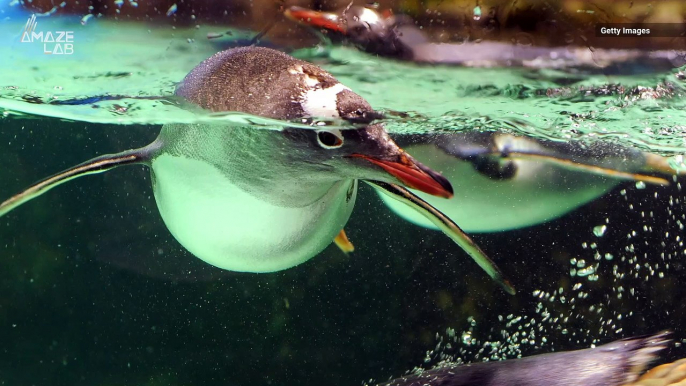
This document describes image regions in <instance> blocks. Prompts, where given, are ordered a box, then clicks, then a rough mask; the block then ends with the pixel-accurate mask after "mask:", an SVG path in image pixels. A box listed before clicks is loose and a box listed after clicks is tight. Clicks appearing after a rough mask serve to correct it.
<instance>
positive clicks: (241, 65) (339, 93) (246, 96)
mask: <svg viewBox="0 0 686 386" xmlns="http://www.w3.org/2000/svg"><path fill="white" fill-rule="evenodd" d="M175 94H176V96H177V97H179V98H180V99H181V100H182V101H183V102H184V103H187V104H188V106H189V108H191V109H195V108H198V109H204V110H209V111H212V112H222V111H239V112H243V113H247V114H253V115H257V116H261V117H266V118H273V119H279V120H281V121H285V122H287V121H289V120H301V119H303V118H334V119H342V120H345V121H348V122H351V123H355V126H351V128H350V129H344V130H341V129H333V128H327V127H322V126H313V127H312V128H311V129H309V128H308V129H304V128H295V127H281V128H279V129H277V128H274V129H273V130H270V129H266V128H256V127H236V126H227V124H225V123H224V124H222V123H216V124H167V125H164V126H163V127H162V129H161V132H160V134H159V136H158V137H157V139H156V140H155V141H154V142H152V143H151V144H150V145H148V146H146V147H143V148H140V149H133V150H128V151H124V152H121V153H117V154H110V155H104V156H100V157H96V158H94V159H92V160H90V161H86V162H84V163H82V164H80V165H77V166H74V167H71V168H69V169H67V170H65V171H63V172H61V173H58V174H55V175H53V176H51V177H48V178H47V179H45V180H42V181H40V182H38V183H36V184H34V185H33V186H31V187H29V188H27V189H26V190H24V191H22V192H20V193H19V194H17V195H15V196H13V197H11V198H9V199H8V200H6V201H5V202H3V203H2V204H0V216H3V215H5V214H7V213H8V212H9V211H11V210H12V209H14V208H16V207H18V206H19V205H21V204H23V203H25V202H27V201H29V200H31V199H33V198H36V197H38V196H39V195H41V194H43V193H45V192H47V191H48V190H50V189H52V188H54V187H56V186H58V185H60V184H62V183H65V182H67V181H70V180H72V179H74V178H77V177H81V176H84V175H89V174H94V173H101V172H105V171H107V170H111V169H113V168H115V167H119V166H123V165H133V164H139V165H140V164H142V165H146V166H148V167H149V168H150V170H151V176H152V178H151V179H152V185H153V192H154V196H155V200H156V203H157V207H158V209H159V212H160V215H161V217H162V219H163V221H164V223H165V225H166V226H167V228H168V229H169V231H170V232H171V234H172V235H173V236H174V237H175V238H176V240H177V241H179V243H180V244H181V245H182V246H183V247H184V248H186V249H187V250H188V251H190V252H191V253H192V254H193V255H195V256H196V257H198V258H200V259H201V260H203V261H205V262H207V263H209V264H211V265H214V266H216V267H219V268H223V269H226V270H230V271H239V272H274V271H279V270H284V269H288V268H290V267H293V266H296V265H298V264H301V263H303V262H305V261H307V260H309V259H311V258H312V257H314V256H316V255H317V254H318V253H319V252H321V251H322V250H323V249H324V248H325V247H326V246H327V245H328V244H330V243H331V242H332V241H334V240H335V241H336V242H337V243H339V245H342V247H343V249H344V250H345V249H346V248H347V249H348V250H349V249H350V245H349V242H348V241H347V238H346V237H345V233H344V231H343V227H344V226H345V224H346V222H347V221H348V218H349V217H350V214H351V212H352V210H353V206H354V204H355V199H356V196H357V189H358V184H359V181H364V182H366V183H368V184H370V185H373V186H374V187H375V188H376V189H378V190H380V191H383V192H384V194H385V195H386V196H388V197H391V198H393V199H395V200H398V201H401V202H403V203H404V204H406V205H408V206H409V207H412V208H413V209H414V210H416V211H418V212H420V213H422V214H423V215H424V216H427V217H428V218H430V219H431V221H432V222H434V223H435V225H436V226H437V227H439V228H440V229H442V230H443V231H444V232H445V233H446V234H447V235H448V236H449V237H450V238H451V239H452V240H453V241H455V242H456V243H457V244H458V245H459V246H460V247H462V248H463V249H464V250H465V251H466V252H467V253H468V254H469V255H470V256H471V257H472V258H473V259H474V260H475V261H476V262H477V263H478V264H479V265H480V266H481V267H482V268H483V269H484V270H485V271H486V272H487V273H488V274H489V275H490V276H491V277H492V278H493V279H494V280H496V281H497V282H498V283H499V284H500V285H501V286H502V287H503V288H504V289H505V290H506V291H507V292H508V293H511V294H512V293H514V288H513V287H512V285H511V284H510V283H509V281H508V280H507V279H505V278H504V277H503V275H502V273H501V271H500V270H499V269H498V268H497V266H496V265H495V264H494V263H493V262H492V261H491V260H490V259H489V258H488V256H486V254H485V253H484V252H483V251H482V250H481V249H480V248H479V247H478V246H477V245H476V244H475V243H474V242H473V241H472V240H471V239H470V238H469V237H468V236H467V235H466V234H465V233H464V232H462V230H461V229H460V228H459V227H458V226H457V225H456V224H455V223H454V222H453V221H452V220H450V218H448V217H447V216H445V215H443V214H442V213H440V212H439V211H438V210H436V209H435V208H433V207H432V206H430V205H428V204H427V203H426V202H425V201H424V200H422V199H420V198H418V197H417V196H416V195H415V194H413V193H412V192H410V191H409V190H408V189H407V188H413V189H417V190H418V191H422V192H425V193H427V194H429V195H435V196H439V197H443V198H449V197H451V196H452V195H453V192H452V186H451V184H450V182H448V180H447V179H445V178H444V177H443V176H441V175H440V174H439V173H437V172H435V171H433V170H431V169H430V168H428V167H426V166H424V165H423V164H421V163H420V162H418V161H416V160H415V159H414V158H413V157H412V156H411V155H410V154H408V153H407V152H405V151H404V150H402V149H401V148H400V147H398V145H397V144H396V143H395V142H394V141H393V140H392V139H391V138H390V137H389V135H388V133H387V132H386V130H385V129H384V127H383V126H382V125H381V124H378V123H373V121H374V119H375V118H376V117H377V114H376V113H375V112H374V110H373V109H372V108H371V106H370V105H369V104H368V103H367V102H366V101H365V100H364V99H363V98H362V97H361V96H359V95H358V94H356V93H354V92H353V91H352V90H350V89H349V88H348V87H346V86H344V85H342V84H341V83H339V82H338V81H337V80H336V79H335V78H334V77H333V76H332V75H331V74H329V73H327V72H326V71H324V70H322V69H320V68H319V67H317V66H314V65H312V64H310V63H308V62H305V61H301V60H297V59H295V58H293V57H291V56H289V55H286V54H284V53H282V52H279V51H276V50H273V49H269V48H261V47H242V48H235V49H230V50H226V51H222V52H219V53H217V54H215V55H214V56H212V57H210V58H209V59H207V60H205V61H203V62H202V63H200V64H199V65H198V66H196V67H195V68H194V69H193V70H192V71H191V72H190V73H189V74H188V75H187V76H186V77H185V78H184V79H183V80H182V81H181V82H180V84H179V85H178V87H177V88H176V92H175Z"/></svg>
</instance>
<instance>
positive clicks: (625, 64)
mask: <svg viewBox="0 0 686 386" xmlns="http://www.w3.org/2000/svg"><path fill="white" fill-rule="evenodd" d="M284 15H285V16H286V18H288V19H290V20H292V21H295V22H297V23H299V24H303V25H306V26H308V27H311V28H315V29H318V30H323V31H326V32H327V37H331V38H332V40H335V41H341V42H343V43H347V44H349V45H352V46H354V47H357V48H358V49H360V50H361V51H364V52H367V53H370V54H373V55H379V56H383V57H389V58H395V59H400V60H405V61H412V62H415V63H429V64H446V65H459V66H467V67H503V66H504V67H529V68H537V69H543V68H558V69H569V68H574V69H576V70H585V71H589V72H593V71H596V70H600V72H601V73H604V74H621V73H627V72H628V73H632V74H635V73H636V72H639V71H640V72H647V73H651V72H660V71H666V70H670V69H672V68H675V67H679V66H682V65H683V64H685V63H686V62H685V61H684V59H683V55H680V53H678V52H674V51H672V50H670V51H653V52H647V51H641V50H619V49H594V50H593V52H591V51H589V49H588V47H536V46H525V45H518V44H509V43H502V42H495V41H483V42H478V43H473V42H465V43H460V44H450V43H435V42H432V41H431V40H430V39H429V37H428V36H426V34H425V33H424V32H423V31H422V30H421V29H420V28H419V27H417V25H415V22H414V20H412V19H411V18H410V17H409V16H407V15H395V14H393V13H391V12H383V13H380V12H378V11H376V10H375V9H372V8H370V7H363V6H355V5H350V6H348V7H346V8H344V9H343V10H341V11H339V12H335V13H332V12H318V11H314V10H310V9H307V8H302V7H298V6H291V7H288V8H286V9H285V10H284Z"/></svg>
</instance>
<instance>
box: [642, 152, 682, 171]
mask: <svg viewBox="0 0 686 386" xmlns="http://www.w3.org/2000/svg"><path fill="white" fill-rule="evenodd" d="M643 155H644V157H645V161H646V162H645V167H644V168H643V169H644V170H645V171H647V172H653V173H661V174H666V175H684V174H686V170H675V169H674V168H672V167H671V166H670V165H669V162H667V159H666V158H665V157H663V156H661V155H657V154H653V153H643Z"/></svg>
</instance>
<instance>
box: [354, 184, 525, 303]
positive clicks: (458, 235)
mask: <svg viewBox="0 0 686 386" xmlns="http://www.w3.org/2000/svg"><path fill="white" fill-rule="evenodd" d="M365 182H367V183H368V184H370V185H371V186H373V187H374V188H376V189H377V190H379V191H380V192H382V193H384V194H386V195H387V196H389V197H391V198H393V199H395V200H398V201H400V202H402V203H404V204H406V205H408V206H409V207H410V208H412V209H414V210H416V211H417V212H419V213H421V214H422V215H424V216H425V217H426V218H428V219H429V220H431V222H433V223H434V224H435V225H436V226H437V227H438V228H439V229H440V230H441V231H443V233H445V234H446V235H447V236H448V237H450V239H451V240H453V241H454V242H455V243H456V244H457V245H458V246H459V247H460V248H462V250H464V251H465V252H467V254H468V255H469V256H471V257H472V259H474V261H475V262H476V263H477V264H479V266H480V267H481V268H482V269H483V270H484V271H486V273H487V274H488V275H489V276H490V277H491V278H492V279H493V280H495V281H496V282H497V283H498V284H500V285H501V286H502V287H503V289H505V291H506V292H507V293H509V294H511V295H514V294H515V289H514V287H513V286H512V284H510V282H509V280H507V279H506V278H505V277H504V275H503V273H502V272H501V271H500V268H498V266H497V265H496V264H495V263H494V262H493V260H491V259H490V258H489V257H488V256H487V255H486V253H484V251H482V250H481V248H479V246H478V245H476V243H475V242H474V241H473V240H472V239H471V238H470V237H469V236H468V235H467V234H466V233H464V231H462V229H460V227H459V226H458V225H457V224H455V222H454V221H453V220H451V219H450V218H449V217H448V216H446V215H444V214H443V213H441V212H440V211H439V210H438V209H436V208H434V207H433V206H431V205H430V204H429V203H427V202H426V201H424V200H422V199H421V198H419V197H418V196H417V195H415V194H414V193H412V192H410V191H409V190H407V189H405V188H403V187H401V186H398V185H396V184H389V183H386V182H380V181H366V180H365Z"/></svg>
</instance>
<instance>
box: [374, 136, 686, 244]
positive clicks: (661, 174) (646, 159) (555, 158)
mask: <svg viewBox="0 0 686 386" xmlns="http://www.w3.org/2000/svg"><path fill="white" fill-rule="evenodd" d="M395 140H396V142H397V143H398V144H400V146H402V147H403V148H404V149H407V150H408V151H409V152H411V153H412V154H413V155H414V156H415V157H417V158H418V159H421V160H422V162H423V163H424V164H426V165H427V166H428V167H430V168H431V169H433V170H440V171H441V172H442V173H443V175H444V176H445V177H446V178H447V179H448V180H449V181H451V182H452V185H453V191H454V194H455V197H454V198H453V199H451V200H437V199H435V198H434V197H431V196H429V195H426V194H423V193H421V192H418V193H417V195H419V196H420V197H421V198H422V199H424V200H426V201H427V202H428V203H429V204H431V205H433V206H434V207H436V208H437V209H438V210H440V211H441V212H443V213H444V214H445V215H447V216H448V217H450V218H452V219H453V220H454V221H456V222H457V223H459V224H460V226H461V227H462V229H464V230H465V231H467V232H474V233H477V232H498V231H505V230H510V229H517V228H523V227H527V226H531V225H536V224H540V223H543V222H546V221H550V220H553V219H555V218H558V217H560V216H562V215H564V214H565V213H568V212H570V211H571V210H573V209H575V208H578V207H579V206H581V205H583V204H585V203H587V202H590V201H592V200H593V199H595V198H597V197H599V196H601V195H602V194H604V193H607V192H608V191H609V190H610V189H612V188H613V187H615V186H617V185H618V184H619V183H620V182H622V181H626V180H632V181H643V182H645V183H649V184H656V185H668V184H669V180H668V179H666V178H665V177H669V176H672V175H674V174H677V172H676V171H675V170H674V169H672V168H671V167H670V166H669V164H668V163H667V160H666V159H665V158H663V157H661V156H658V155H655V154H650V153H644V152H641V151H638V150H635V149H631V148H627V147H624V146H620V145H617V144H612V143H609V142H601V141H596V142H591V143H585V142H581V141H572V142H554V141H545V140H537V139H534V138H529V137H523V136H515V135H512V134H507V133H500V132H464V133H450V134H435V135H428V136H424V135H423V136H407V135H406V136H396V137H395ZM381 197H382V199H383V200H384V202H385V203H386V204H387V205H388V206H389V207H390V208H391V209H392V210H393V211H394V212H396V213H397V214H398V215H400V216H401V217H403V218H405V219H406V220H408V221H411V222H413V223H415V224H417V225H421V226H423V227H427V228H432V229H436V227H435V226H434V225H433V224H432V223H431V222H429V221H426V220H425V219H424V218H423V217H422V216H418V215H416V214H415V213H414V212H413V211H409V210H407V209H406V208H404V207H403V206H402V205H398V203H396V202H395V201H393V200H389V199H387V197H386V196H385V195H381Z"/></svg>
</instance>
